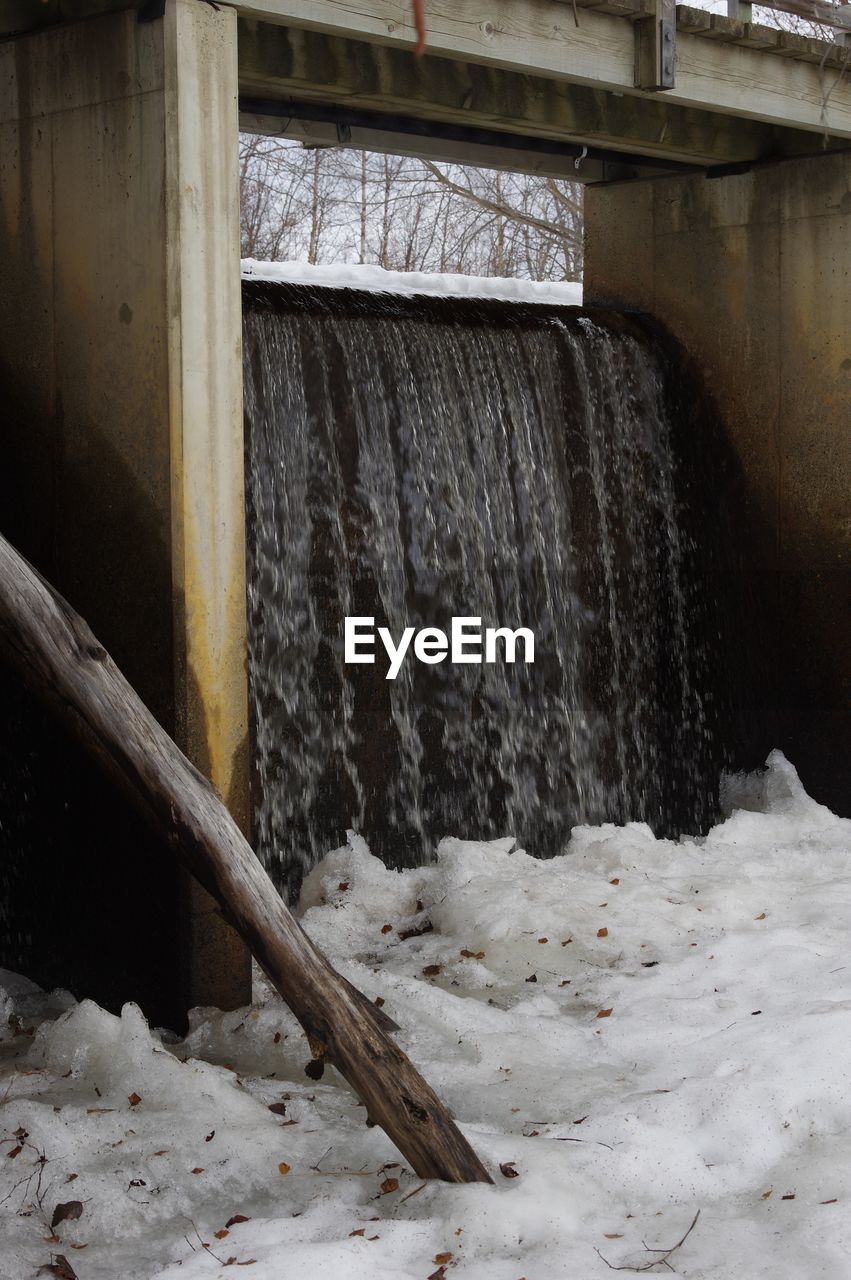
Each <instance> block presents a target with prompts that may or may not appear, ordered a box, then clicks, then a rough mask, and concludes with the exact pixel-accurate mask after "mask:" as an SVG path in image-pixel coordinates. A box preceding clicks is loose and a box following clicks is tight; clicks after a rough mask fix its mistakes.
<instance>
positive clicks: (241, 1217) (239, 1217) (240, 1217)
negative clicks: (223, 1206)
mask: <svg viewBox="0 0 851 1280" xmlns="http://www.w3.org/2000/svg"><path fill="white" fill-rule="evenodd" d="M250 1221H251V1219H250V1218H247V1217H246V1216H245V1214H244V1213H235V1214H234V1215H233V1217H232V1218H228V1220H227V1222H226V1223H225V1226H226V1227H235V1226H236V1225H237V1223H238V1222H250Z"/></svg>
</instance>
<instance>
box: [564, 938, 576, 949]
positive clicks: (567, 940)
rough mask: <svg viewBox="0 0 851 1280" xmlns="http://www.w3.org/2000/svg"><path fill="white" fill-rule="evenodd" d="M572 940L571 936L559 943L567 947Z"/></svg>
mask: <svg viewBox="0 0 851 1280" xmlns="http://www.w3.org/2000/svg"><path fill="white" fill-rule="evenodd" d="M572 941H573V939H572V938H565V940H564V942H563V943H562V944H561V945H562V946H563V947H569V946H570V944H571V942H572Z"/></svg>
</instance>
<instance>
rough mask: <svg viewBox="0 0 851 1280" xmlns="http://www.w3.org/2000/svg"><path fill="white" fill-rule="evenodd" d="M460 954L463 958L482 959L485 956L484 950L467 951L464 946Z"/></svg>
mask: <svg viewBox="0 0 851 1280" xmlns="http://www.w3.org/2000/svg"><path fill="white" fill-rule="evenodd" d="M461 955H462V956H463V957H464V959H465V960H484V958H485V953H484V951H468V950H467V948H466V947H464V948H463V949H462V951H461Z"/></svg>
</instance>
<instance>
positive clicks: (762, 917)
mask: <svg viewBox="0 0 851 1280" xmlns="http://www.w3.org/2000/svg"><path fill="white" fill-rule="evenodd" d="M764 919H765V912H764V911H763V913H762V915H759V916H754V920H764Z"/></svg>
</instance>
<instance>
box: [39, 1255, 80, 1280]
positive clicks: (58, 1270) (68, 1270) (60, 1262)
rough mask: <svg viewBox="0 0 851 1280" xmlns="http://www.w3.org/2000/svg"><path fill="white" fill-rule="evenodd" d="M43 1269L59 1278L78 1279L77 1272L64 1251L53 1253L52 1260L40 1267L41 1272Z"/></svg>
mask: <svg viewBox="0 0 851 1280" xmlns="http://www.w3.org/2000/svg"><path fill="white" fill-rule="evenodd" d="M42 1271H49V1272H50V1274H51V1275H54V1276H58V1278H59V1280H77V1273H76V1271H75V1270H74V1268H73V1267H72V1266H71V1263H70V1262H69V1261H68V1259H67V1258H66V1257H65V1254H64V1253H54V1254H51V1260H50V1262H46V1263H45V1264H44V1266H43V1267H39V1273H41V1272H42Z"/></svg>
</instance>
